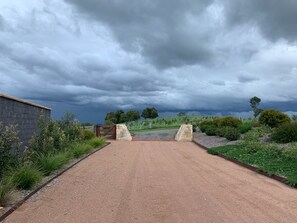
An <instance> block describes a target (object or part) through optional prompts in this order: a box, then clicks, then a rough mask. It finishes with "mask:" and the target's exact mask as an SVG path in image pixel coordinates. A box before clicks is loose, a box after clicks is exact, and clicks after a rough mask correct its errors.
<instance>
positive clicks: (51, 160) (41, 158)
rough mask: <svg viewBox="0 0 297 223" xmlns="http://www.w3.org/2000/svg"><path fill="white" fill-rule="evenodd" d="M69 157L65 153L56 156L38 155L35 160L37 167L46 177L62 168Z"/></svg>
mask: <svg viewBox="0 0 297 223" xmlns="http://www.w3.org/2000/svg"><path fill="white" fill-rule="evenodd" d="M70 158H71V157H69V154H68V153H66V152H60V153H57V154H51V153H49V154H38V156H37V158H36V164H37V167H38V168H39V169H40V171H42V173H43V174H44V175H46V176H48V175H50V174H51V173H52V172H53V171H55V170H58V169H60V168H62V167H63V166H64V165H65V164H66V163H68V162H69V160H70Z"/></svg>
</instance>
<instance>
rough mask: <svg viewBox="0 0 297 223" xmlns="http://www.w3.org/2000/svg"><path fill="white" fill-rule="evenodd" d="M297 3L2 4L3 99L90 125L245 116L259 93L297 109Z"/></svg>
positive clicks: (13, 0)
mask: <svg viewBox="0 0 297 223" xmlns="http://www.w3.org/2000/svg"><path fill="white" fill-rule="evenodd" d="M295 6H296V3H295V2H294V1H289V0H285V1H282V2H278V1H276V0H272V1H261V2H259V1H255V0H226V1H223V0H212V1H209V0H201V1H196V0H186V1H182V0H171V1H170V0H165V1H156V0H152V1H147V0H126V1H124V0H110V1H107V0H100V1H99V0H84V1H79V0H65V1H60V0H52V1H45V0H44V1H41V0H32V1H31V2H30V4H26V3H25V2H24V1H19V0H2V1H0V92H3V93H7V94H11V95H14V96H17V97H21V98H24V99H28V100H32V101H35V102H37V103H41V104H44V105H48V106H50V107H53V111H54V116H55V117H58V116H59V115H60V113H61V112H62V111H67V110H70V111H75V112H77V113H78V116H79V117H80V118H81V119H82V120H86V121H87V120H88V118H89V119H91V118H92V117H91V116H93V115H94V114H96V112H97V113H98V114H100V115H101V116H100V118H101V119H102V117H103V115H104V113H105V112H106V111H110V110H114V109H118V108H121V109H131V108H134V109H142V108H143V107H145V106H156V107H157V108H158V109H159V110H162V111H169V112H170V111H179V110H189V111H195V110H201V111H215V112H216V111H218V112H219V111H233V112H248V111H249V103H248V101H249V98H250V97H252V96H254V95H257V96H258V97H261V98H262V102H263V106H264V105H267V106H270V105H271V106H272V105H275V106H278V107H279V108H280V109H285V110H293V109H295V108H296V107H297V106H295V105H296V101H297V97H296V96H295V95H297V89H296V87H295V86H296V84H297V46H296V39H297V37H296V33H297V32H295V30H296V29H295V26H294V24H293V23H294V21H296V19H295V17H296V15H297V13H296V8H297V7H295ZM286 105H287V107H286ZM56 111H57V113H56V114H55V112H56ZM91 114H92V115H91ZM95 116H96V115H94V117H95ZM97 118H98V117H97V116H96V119H97Z"/></svg>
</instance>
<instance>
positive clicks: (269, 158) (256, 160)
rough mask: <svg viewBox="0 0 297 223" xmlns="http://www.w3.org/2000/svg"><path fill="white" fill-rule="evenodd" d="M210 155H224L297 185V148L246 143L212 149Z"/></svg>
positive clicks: (291, 184) (289, 183) (209, 151)
mask: <svg viewBox="0 0 297 223" xmlns="http://www.w3.org/2000/svg"><path fill="white" fill-rule="evenodd" d="M208 153H210V154H213V155H218V154H222V155H224V156H225V157H228V158H233V159H237V160H239V161H241V162H242V163H246V164H250V165H253V166H255V167H257V168H258V170H259V171H263V172H265V173H267V174H269V175H278V176H283V177H285V178H286V179H287V181H286V183H287V184H288V185H290V186H295V185H296V184H297V148H296V147H295V148H290V149H281V148H279V147H278V146H277V145H267V144H263V143H259V142H249V143H247V142H245V143H242V144H238V145H228V146H223V147H216V148H211V149H209V150H208Z"/></svg>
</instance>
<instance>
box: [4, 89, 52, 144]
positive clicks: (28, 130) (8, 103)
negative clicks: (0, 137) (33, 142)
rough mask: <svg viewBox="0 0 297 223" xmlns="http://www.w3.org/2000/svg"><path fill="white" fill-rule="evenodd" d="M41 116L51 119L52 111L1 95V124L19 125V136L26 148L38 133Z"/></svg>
mask: <svg viewBox="0 0 297 223" xmlns="http://www.w3.org/2000/svg"><path fill="white" fill-rule="evenodd" d="M40 115H44V117H45V118H46V119H49V118H50V117H51V109H50V108H47V107H44V106H41V105H37V104H34V103H31V102H28V101H24V100H22V99H18V98H15V97H11V96H8V95H4V94H0V122H2V123H3V124H4V125H6V126H7V125H17V130H18V135H19V138H20V140H21V142H22V148H24V147H25V146H26V145H27V144H28V141H29V140H30V139H31V137H32V136H33V135H34V133H35V132H36V131H38V121H39V118H40Z"/></svg>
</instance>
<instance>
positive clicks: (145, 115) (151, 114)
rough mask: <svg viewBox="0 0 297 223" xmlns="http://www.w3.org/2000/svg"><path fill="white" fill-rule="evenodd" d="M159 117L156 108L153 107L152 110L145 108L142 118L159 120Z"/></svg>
mask: <svg viewBox="0 0 297 223" xmlns="http://www.w3.org/2000/svg"><path fill="white" fill-rule="evenodd" d="M158 116H159V114H158V111H157V109H156V108H154V107H152V108H145V109H144V110H143V111H142V114H141V117H143V118H145V119H147V118H152V119H154V118H157V117H158Z"/></svg>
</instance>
